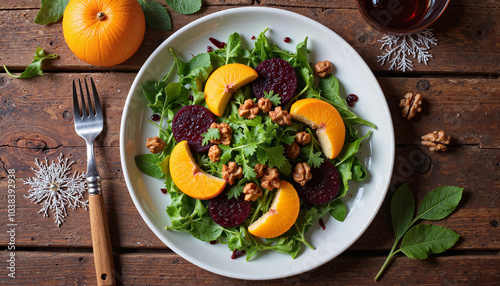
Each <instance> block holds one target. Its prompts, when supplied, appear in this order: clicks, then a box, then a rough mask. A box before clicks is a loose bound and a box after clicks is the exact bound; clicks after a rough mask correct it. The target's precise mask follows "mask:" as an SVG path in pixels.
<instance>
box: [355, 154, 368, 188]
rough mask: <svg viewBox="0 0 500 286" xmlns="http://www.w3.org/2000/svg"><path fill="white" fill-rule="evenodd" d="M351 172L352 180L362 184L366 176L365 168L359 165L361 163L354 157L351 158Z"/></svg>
mask: <svg viewBox="0 0 500 286" xmlns="http://www.w3.org/2000/svg"><path fill="white" fill-rule="evenodd" d="M351 172H352V179H353V180H354V181H356V182H363V181H364V180H365V179H366V177H367V175H368V174H367V172H366V169H365V166H363V164H361V161H359V159H358V157H356V156H353V160H352V168H351Z"/></svg>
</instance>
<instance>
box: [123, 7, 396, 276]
mask: <svg viewBox="0 0 500 286" xmlns="http://www.w3.org/2000/svg"><path fill="white" fill-rule="evenodd" d="M259 11H266V12H272V13H273V12H274V13H279V14H282V15H284V16H286V17H296V18H301V20H303V21H306V22H308V23H313V24H314V25H319V26H321V27H323V28H324V29H326V31H328V32H329V36H333V37H335V38H336V39H337V40H339V41H342V42H344V44H345V45H347V46H348V47H349V48H350V49H352V51H353V52H354V56H355V57H358V58H359V61H360V64H361V65H362V68H363V69H366V70H367V71H369V73H367V74H368V76H369V77H371V78H372V79H373V80H374V83H375V84H376V86H375V87H376V88H377V92H380V94H382V95H383V97H384V99H385V100H384V102H383V104H385V107H386V109H387V111H389V106H388V104H387V99H386V98H385V94H384V92H383V90H382V88H381V87H380V84H379V82H378V80H377V79H376V77H375V75H374V74H373V72H372V71H371V69H370V68H369V66H368V65H367V64H366V62H365V61H364V59H363V58H362V57H361V56H360V55H359V53H358V52H357V51H356V50H355V49H354V48H353V47H352V46H351V45H350V44H349V43H348V42H347V41H345V40H344V39H343V38H342V37H341V36H339V35H338V34H337V33H335V32H334V31H333V30H331V29H330V28H328V27H326V26H324V25H323V24H321V23H319V22H317V21H316V20H314V19H311V18H309V17H306V16H304V15H301V14H298V13H295V12H292V11H288V10H284V9H279V8H271V7H238V8H229V9H226V10H222V11H218V12H214V13H212V14H208V15H206V16H203V17H201V18H198V19H196V20H194V21H192V22H190V23H188V24H187V25H185V26H184V27H182V28H180V29H179V30H178V31H176V32H174V33H173V34H172V35H170V36H168V37H167V38H166V39H165V40H164V41H163V42H162V43H161V44H160V45H159V46H158V47H157V48H156V49H155V50H154V51H153V52H152V53H151V55H149V57H148V59H147V60H146V61H145V62H144V64H143V65H142V66H141V68H140V70H139V71H138V73H137V75H136V77H135V78H134V81H133V83H132V85H131V88H130V90H129V92H128V94H127V98H126V101H125V104H124V107H123V114H122V116H121V123H120V136H119V138H120V139H119V142H120V159H121V166H122V170H123V177H124V179H125V182H126V186H127V190H128V192H129V195H130V196H131V198H132V201H133V202H134V207H135V208H136V209H137V211H138V212H139V214H140V215H141V217H142V219H143V220H144V222H146V225H147V226H148V228H149V229H150V230H151V231H152V232H153V233H154V234H155V235H156V236H157V237H158V238H159V239H160V241H161V242H162V243H164V244H165V245H166V246H167V247H168V248H170V249H171V250H172V251H174V252H175V253H177V254H178V255H179V256H181V257H182V258H183V259H186V260H187V261H189V262H190V263H192V264H194V265H196V266H198V267H200V268H202V269H205V270H207V271H210V272H212V273H216V274H218V275H222V276H226V277H230V278H237V279H245V280H268V279H279V278H286V277H290V276H293V275H298V274H301V273H304V272H307V271H311V270H312V269H315V268H317V267H320V266H321V265H323V264H325V263H327V262H329V261H331V260H333V259H335V258H336V257H338V255H340V254H342V253H343V252H344V251H345V250H346V249H348V248H349V247H351V246H352V245H353V244H354V243H355V242H356V241H357V240H358V239H359V238H360V237H361V236H362V235H363V234H364V233H365V232H366V229H367V228H368V227H369V225H371V223H372V221H373V220H374V218H375V217H376V215H377V214H378V212H379V211H380V208H381V206H382V203H383V201H384V200H385V197H386V195H387V192H388V189H389V186H390V182H391V176H392V172H393V168H394V158H395V141H394V138H395V137H394V124H393V122H392V117H391V116H390V113H389V118H388V120H389V122H390V128H389V133H390V135H391V137H392V139H393V140H392V141H391V144H390V153H391V157H392V159H391V160H390V164H389V165H390V168H389V170H388V173H387V177H386V178H384V179H385V180H384V181H385V183H384V188H383V194H381V196H379V200H378V201H377V202H376V204H377V207H376V208H375V209H374V212H373V215H372V216H371V218H370V219H369V220H367V221H365V222H364V223H363V226H362V227H361V228H360V230H359V232H358V233H357V234H356V235H355V236H354V237H353V239H352V240H351V242H350V243H348V244H346V245H344V246H343V247H341V248H340V251H339V254H337V255H335V256H333V257H331V258H330V259H328V260H326V261H323V262H321V263H317V264H315V265H313V266H310V267H305V268H301V269H300V270H299V271H295V272H293V271H292V272H289V273H286V274H284V275H283V274H279V273H276V275H272V276H269V275H268V276H265V277H264V276H263V277H255V276H254V275H251V274H250V275H246V276H244V275H232V273H231V271H227V270H226V271H221V270H220V269H218V268H215V267H212V265H209V264H206V263H203V262H200V261H199V260H197V259H196V257H192V256H191V255H189V254H186V253H185V252H184V251H183V250H182V249H180V248H178V247H177V246H175V245H169V244H167V242H166V241H164V239H163V234H162V233H161V232H159V231H158V230H157V229H156V227H152V226H154V223H153V222H152V221H150V219H149V217H148V215H147V214H146V213H145V211H144V210H143V209H142V207H141V205H140V202H139V201H138V200H139V198H138V196H137V194H136V192H134V191H133V186H132V183H131V182H130V180H129V176H128V175H129V174H128V167H127V166H126V164H125V161H126V160H125V159H126V158H125V157H126V153H127V152H126V150H125V145H126V144H124V142H125V138H124V137H125V131H124V130H125V129H126V126H125V122H126V120H125V119H126V117H127V115H128V112H129V110H130V109H129V108H128V106H129V105H130V102H131V100H132V98H133V96H134V93H135V92H136V91H137V86H138V85H139V80H140V78H141V77H143V74H144V73H145V71H146V67H147V66H148V65H149V64H150V63H151V62H152V61H153V60H154V59H155V58H156V56H157V55H158V54H159V53H161V52H163V51H164V49H165V48H166V47H167V46H168V44H169V43H170V42H171V41H173V40H175V39H176V38H177V37H179V36H180V35H182V34H183V33H184V32H185V31H187V30H189V29H190V28H191V27H193V26H196V25H198V24H199V23H200V22H206V21H210V20H212V19H214V18H218V17H224V16H226V15H227V14H232V13H239V12H241V13H251V12H259Z"/></svg>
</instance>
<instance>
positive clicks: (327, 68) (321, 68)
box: [314, 61, 333, 77]
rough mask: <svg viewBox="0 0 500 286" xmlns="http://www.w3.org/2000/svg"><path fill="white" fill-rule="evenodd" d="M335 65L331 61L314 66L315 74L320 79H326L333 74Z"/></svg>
mask: <svg viewBox="0 0 500 286" xmlns="http://www.w3.org/2000/svg"><path fill="white" fill-rule="evenodd" d="M332 71H333V64H332V63H331V62H330V61H320V62H318V63H316V65H315V66H314V73H315V74H316V75H317V76H319V77H325V76H327V75H329V74H330V73H332Z"/></svg>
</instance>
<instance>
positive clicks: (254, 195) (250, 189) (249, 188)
mask: <svg viewBox="0 0 500 286" xmlns="http://www.w3.org/2000/svg"><path fill="white" fill-rule="evenodd" d="M243 193H244V194H245V201H255V200H256V199H258V198H260V197H261V196H262V189H261V188H260V187H259V186H257V184H255V183H247V184H246V185H245V187H244V188H243Z"/></svg>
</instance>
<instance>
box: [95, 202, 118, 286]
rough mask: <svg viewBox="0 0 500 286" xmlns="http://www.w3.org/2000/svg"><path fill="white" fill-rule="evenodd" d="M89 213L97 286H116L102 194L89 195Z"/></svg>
mask: <svg viewBox="0 0 500 286" xmlns="http://www.w3.org/2000/svg"><path fill="white" fill-rule="evenodd" d="M89 211H90V229H91V231H92V246H93V248H94V263H95V270H96V276H97V285H116V283H115V267H114V264H113V252H112V248H111V240H110V239H109V228H108V220H107V218H106V209H105V207H104V198H103V196H102V194H98V195H89Z"/></svg>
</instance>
